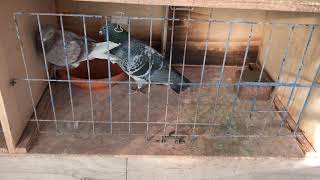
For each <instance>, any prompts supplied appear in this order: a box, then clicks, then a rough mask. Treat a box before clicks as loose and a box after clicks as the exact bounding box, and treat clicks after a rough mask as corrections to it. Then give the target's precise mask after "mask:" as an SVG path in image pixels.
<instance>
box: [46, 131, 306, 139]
mask: <svg viewBox="0 0 320 180" xmlns="http://www.w3.org/2000/svg"><path fill="white" fill-rule="evenodd" d="M40 133H42V134H52V132H50V131H40ZM64 134H65V135H81V134H82V133H68V132H66V133H64ZM99 135H100V136H101V135H104V136H105V135H110V136H112V137H115V135H114V134H110V133H99V134H96V136H99ZM143 135H144V134H138V133H131V134H125V133H119V134H117V135H116V137H119V136H143ZM150 136H153V137H163V136H162V135H159V134H151V135H150ZM189 136H190V135H189V134H178V135H177V137H189ZM194 136H195V137H205V138H208V139H209V138H270V137H274V136H271V135H234V136H226V135H207V134H204V135H202V134H201V135H197V134H196V135H194ZM298 136H303V134H297V135H296V136H293V135H292V133H290V134H284V135H280V137H298Z"/></svg>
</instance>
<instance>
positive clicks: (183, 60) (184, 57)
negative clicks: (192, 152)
mask: <svg viewBox="0 0 320 180" xmlns="http://www.w3.org/2000/svg"><path fill="white" fill-rule="evenodd" d="M190 16H191V11H190V10H189V13H188V18H189V19H190ZM189 28H190V21H188V22H187V31H186V36H185V39H184V49H183V59H182V70H181V81H180V92H181V91H182V84H183V77H184V70H185V63H186V52H187V43H188V34H189ZM180 98H181V95H180V94H179V95H178V114H177V122H179V114H180V110H181V109H180V108H181V99H180ZM176 134H178V124H176V129H175V135H176Z"/></svg>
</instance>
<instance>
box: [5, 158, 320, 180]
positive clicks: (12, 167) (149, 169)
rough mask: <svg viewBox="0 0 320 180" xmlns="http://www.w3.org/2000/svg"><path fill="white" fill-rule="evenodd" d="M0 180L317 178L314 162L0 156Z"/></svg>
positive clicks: (318, 168) (319, 167)
mask: <svg viewBox="0 0 320 180" xmlns="http://www.w3.org/2000/svg"><path fill="white" fill-rule="evenodd" d="M0 177H1V179H2V180H21V179H23V180H25V179H32V180H38V179H39V180H43V179H46V180H56V179H59V180H76V179H77V180H107V179H112V180H118V179H119V180H122V179H123V180H125V179H126V180H135V179H137V180H141V179H146V180H151V179H153V180H158V179H159V180H160V179H161V180H162V179H163V180H164V179H170V180H172V179H173V180H175V179H184V180H189V179H190V180H191V179H192V180H207V179H210V180H212V179H223V180H227V179H228V180H229V179H237V180H239V179H246V180H247V179H260V180H264V179H281V180H284V179H288V180H289V179H290V180H293V179H297V180H298V179H299V180H301V179H305V180H309V179H319V177H320V159H319V158H318V159H317V158H296V159H285V158H231V157H203V156H198V157H186V156H179V157H178V156H170V157H169V156H107V155H63V154H60V155H39V154H32V155H0Z"/></svg>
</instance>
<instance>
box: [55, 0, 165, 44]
mask: <svg viewBox="0 0 320 180" xmlns="http://www.w3.org/2000/svg"><path fill="white" fill-rule="evenodd" d="M56 9H57V12H58V13H81V14H96V15H103V16H112V15H117V14H116V12H119V11H120V12H124V13H125V16H137V17H150V16H154V17H164V14H165V9H164V7H162V6H146V5H132V4H129V5H127V4H116V3H101V2H81V1H80V2H79V1H72V0H56ZM86 22H87V23H86V26H87V34H88V36H89V37H91V38H94V39H100V40H102V37H100V36H99V35H98V32H99V29H100V27H101V26H102V25H103V24H105V19H99V18H98V19H94V18H88V19H87V20H86ZM64 24H65V29H67V30H71V31H74V32H77V33H79V34H82V33H83V22H82V19H81V18H74V17H71V18H65V20H64ZM149 28H150V20H132V21H131V32H132V35H133V36H134V37H136V38H138V39H141V40H144V41H149V32H150V30H149ZM162 28H163V21H159V20H157V21H154V22H153V32H152V34H153V38H152V39H153V41H155V42H158V43H159V42H160V41H161V34H162Z"/></svg>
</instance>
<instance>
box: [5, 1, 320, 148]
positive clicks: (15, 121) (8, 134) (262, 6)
mask: <svg viewBox="0 0 320 180" xmlns="http://www.w3.org/2000/svg"><path fill="white" fill-rule="evenodd" d="M79 1H88V2H89V1H91V2H112V3H127V4H143V5H165V6H193V7H211V8H232V9H254V10H272V11H293V12H314V13H319V12H320V2H319V1H318V0H284V1H276V0H272V1H270V0H225V1H221V0H207V1H194V0H177V1H165V0H154V1H153V0H130V1H129V0H79ZM48 4H50V7H46V6H47V5H48ZM54 4H55V1H54V0H46V1H44V2H41V3H39V2H36V1H32V2H24V3H21V1H17V0H14V1H12V2H10V3H6V4H5V5H6V9H7V10H5V11H3V13H5V15H6V16H5V17H1V21H2V22H5V24H4V26H7V27H10V31H11V30H12V29H14V26H13V20H12V13H13V12H14V11H15V10H16V9H19V11H45V12H49V11H55V9H54V7H53V6H54ZM51 5H52V7H51ZM315 15H317V14H315ZM6 31H7V29H4V30H1V32H3V33H2V34H5V35H6V36H7V39H16V37H15V32H6ZM2 42H8V44H7V47H10V48H11V49H15V50H18V45H17V42H11V41H8V40H3V41H2ZM5 50H6V49H5ZM8 52H9V51H7V52H0V56H1V57H2V58H3V59H13V60H15V61H17V62H18V61H19V62H20V58H21V57H20V55H12V54H13V53H11V55H9V53H8ZM2 53H3V54H2ZM3 63H4V66H2V64H1V66H2V68H0V71H2V72H1V73H0V74H1V75H5V76H2V78H3V82H4V83H2V82H1V83H0V91H1V92H0V94H1V95H2V96H4V97H5V98H3V97H2V96H0V111H1V112H0V117H1V125H2V127H3V129H4V135H5V139H6V144H7V148H8V151H9V152H10V153H17V152H22V153H25V152H26V151H27V148H28V146H29V144H30V140H31V139H32V138H31V137H32V136H33V134H34V128H31V129H32V131H30V132H28V128H27V129H26V128H25V127H28V125H27V122H28V120H29V119H28V117H21V116H22V115H17V113H18V114H19V113H20V112H21V111H22V110H21V109H19V107H18V106H16V103H18V102H19V100H20V99H16V97H14V93H21V92H24V91H25V89H24V87H25V86H19V85H18V86H15V87H9V83H8V81H9V80H10V78H12V77H11V76H12V73H11V74H9V72H8V71H9V70H10V68H11V67H12V65H11V66H10V65H8V64H7V62H5V61H4V60H3ZM8 69H9V70H8ZM10 91H11V93H10ZM6 100H10V103H5V101H6ZM28 108H29V109H30V107H28ZM9 109H10V110H9ZM21 114H22V113H21ZM24 129H26V133H27V135H26V134H24V135H23V132H24ZM28 134H29V135H28ZM21 137H22V139H21ZM19 139H20V140H19ZM19 141H20V143H19V145H18V146H17V143H18V142H19ZM301 142H302V144H308V143H305V142H307V140H306V138H305V139H303V140H301ZM309 145H310V143H309ZM309 145H306V148H305V149H306V151H309V150H311V149H312V148H310V146H311V145H310V146H309ZM311 147H312V146H311ZM3 152H6V150H5V149H4V150H3Z"/></svg>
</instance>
